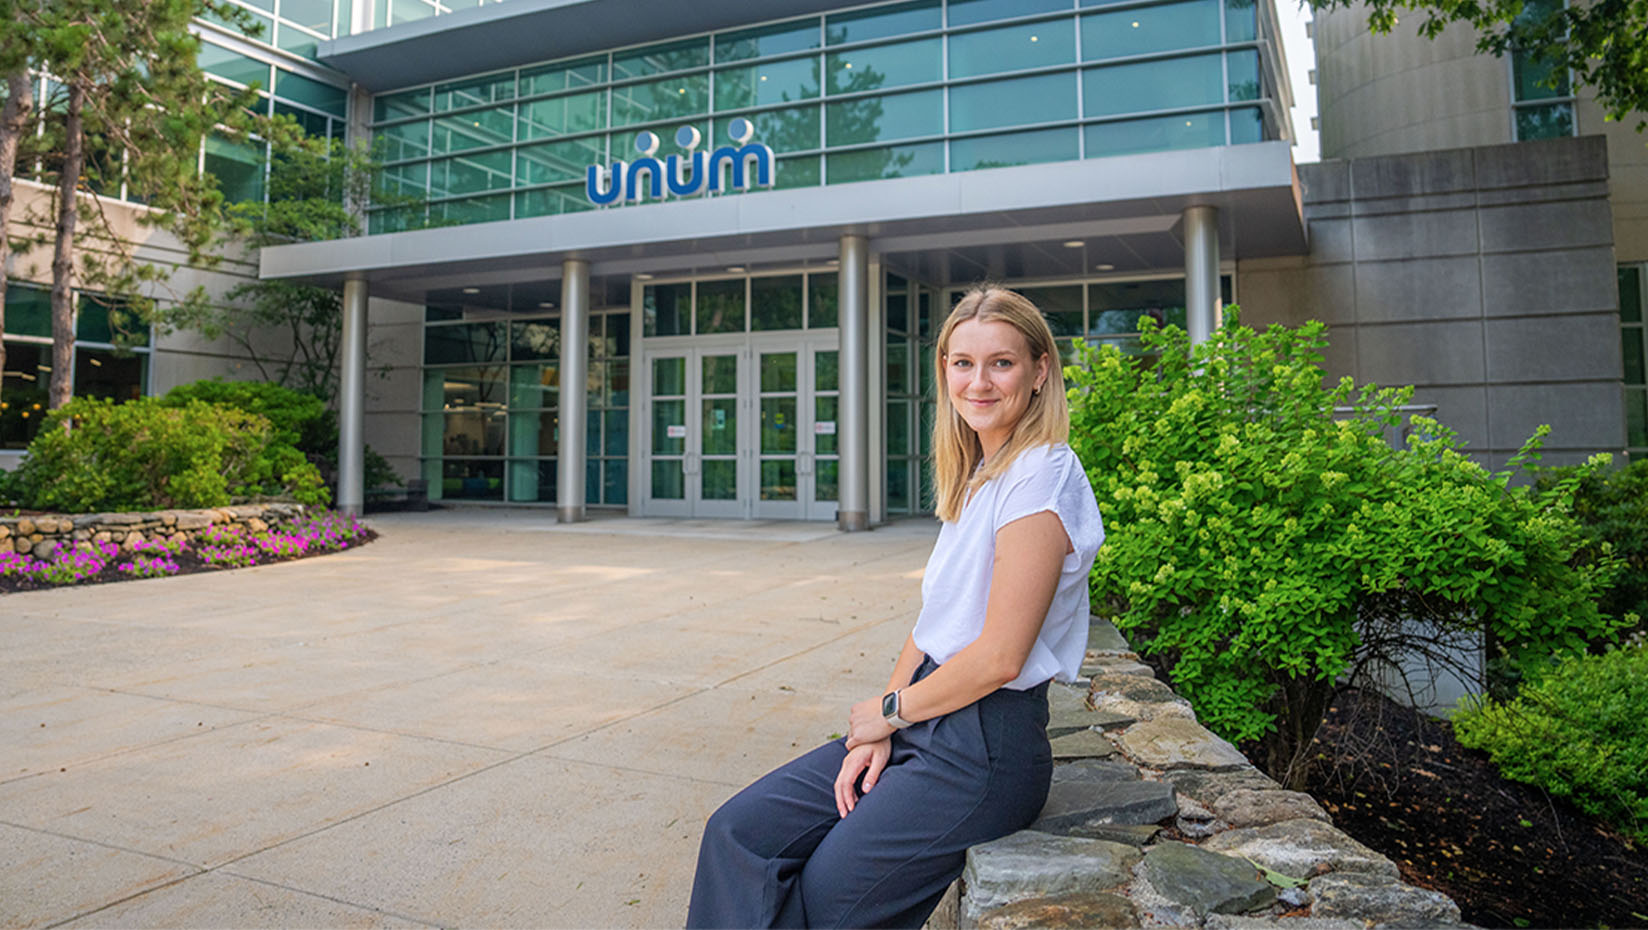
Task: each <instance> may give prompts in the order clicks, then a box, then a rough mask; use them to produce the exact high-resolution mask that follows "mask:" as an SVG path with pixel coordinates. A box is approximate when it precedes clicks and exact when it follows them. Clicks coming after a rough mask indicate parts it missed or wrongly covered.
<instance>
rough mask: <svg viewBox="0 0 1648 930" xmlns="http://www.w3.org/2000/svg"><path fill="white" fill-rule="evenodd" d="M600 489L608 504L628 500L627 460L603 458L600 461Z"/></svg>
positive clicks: (621, 502)
mask: <svg viewBox="0 0 1648 930" xmlns="http://www.w3.org/2000/svg"><path fill="white" fill-rule="evenodd" d="M601 490H602V493H603V494H604V495H605V498H604V499H605V501H606V503H608V504H624V503H627V502H628V501H629V462H628V461H627V460H625V459H605V460H603V461H602V462H601Z"/></svg>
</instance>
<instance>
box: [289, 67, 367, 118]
mask: <svg viewBox="0 0 1648 930" xmlns="http://www.w3.org/2000/svg"><path fill="white" fill-rule="evenodd" d="M275 96H276V97H280V98H282V99H284V100H290V101H292V102H293V103H301V104H303V105H304V106H307V107H314V108H315V109H317V110H321V111H324V112H326V113H330V114H332V115H333V116H336V117H338V118H340V119H341V118H343V117H345V116H348V115H349V103H348V101H349V91H347V90H345V89H343V88H342V87H336V86H333V85H331V84H322V83H321V82H319V81H312V80H310V79H308V78H306V77H304V76H303V75H301V74H293V73H292V72H290V71H282V70H280V69H279V68H276V69H275Z"/></svg>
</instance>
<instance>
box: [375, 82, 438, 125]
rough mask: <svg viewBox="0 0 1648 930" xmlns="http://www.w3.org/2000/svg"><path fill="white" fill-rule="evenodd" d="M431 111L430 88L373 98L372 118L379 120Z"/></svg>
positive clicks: (418, 114)
mask: <svg viewBox="0 0 1648 930" xmlns="http://www.w3.org/2000/svg"><path fill="white" fill-rule="evenodd" d="M428 112H429V88H427V87H426V88H424V89H422V90H409V91H407V92H406V93H403V94H384V95H382V96H379V97H376V98H373V100H372V118H373V119H375V120H377V121H378V122H380V123H381V122H383V121H385V120H391V119H400V118H401V117H403V116H421V115H423V114H425V113H428Z"/></svg>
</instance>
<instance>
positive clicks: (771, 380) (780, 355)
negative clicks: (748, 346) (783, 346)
mask: <svg viewBox="0 0 1648 930" xmlns="http://www.w3.org/2000/svg"><path fill="white" fill-rule="evenodd" d="M795 389H796V354H795V353H794V352H763V353H761V390H762V391H765V392H767V393H769V394H771V393H791V394H793V393H795Z"/></svg>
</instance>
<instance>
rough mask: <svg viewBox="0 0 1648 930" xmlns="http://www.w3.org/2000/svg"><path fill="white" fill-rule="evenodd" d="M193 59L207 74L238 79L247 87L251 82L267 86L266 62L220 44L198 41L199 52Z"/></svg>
mask: <svg viewBox="0 0 1648 930" xmlns="http://www.w3.org/2000/svg"><path fill="white" fill-rule="evenodd" d="M195 61H196V63H197V64H199V65H200V70H202V71H204V72H206V73H207V74H215V75H217V76H218V77H221V78H228V79H229V80H231V81H238V82H239V83H241V84H245V85H247V86H248V87H249V86H251V85H253V84H256V85H257V86H259V87H262V88H264V89H266V90H267V89H268V87H269V66H268V65H267V64H265V63H264V62H261V61H257V60H256V59H252V58H248V57H246V56H245V55H242V54H240V53H238V52H231V51H229V50H228V49H226V48H224V47H222V46H220V45H213V44H212V43H210V42H202V43H200V52H199V53H198V54H197V55H196V56H195Z"/></svg>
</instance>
